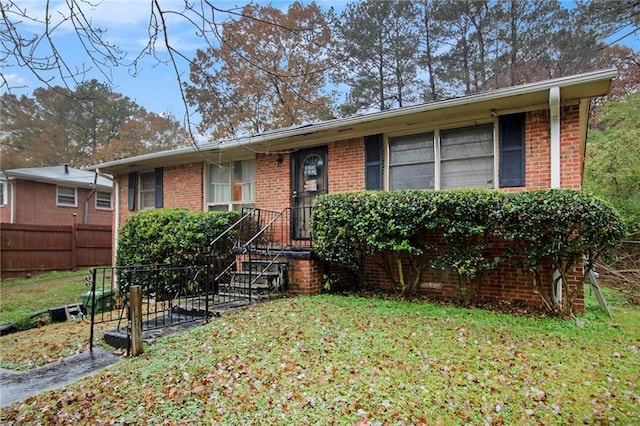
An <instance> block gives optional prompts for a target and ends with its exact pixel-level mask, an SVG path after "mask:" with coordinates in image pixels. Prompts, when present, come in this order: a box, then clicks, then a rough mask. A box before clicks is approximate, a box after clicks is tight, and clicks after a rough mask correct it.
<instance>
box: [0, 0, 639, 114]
mask: <svg viewBox="0 0 640 426" xmlns="http://www.w3.org/2000/svg"><path fill="white" fill-rule="evenodd" d="M77 1H78V2H79V4H81V5H82V7H83V8H84V9H83V11H84V12H85V13H86V14H87V18H88V19H90V20H91V21H92V24H93V25H94V26H95V27H100V28H103V29H106V30H107V32H106V34H105V39H106V40H108V41H110V42H112V43H114V44H116V45H118V46H119V47H121V48H122V49H124V50H125V52H126V53H127V55H128V57H129V59H132V58H133V57H134V56H135V54H137V53H139V52H140V50H141V49H142V48H143V46H144V44H145V42H146V41H148V34H147V26H148V23H149V17H150V4H151V1H150V0H102V1H100V0H90V1H89V0H77ZM348 2H349V1H348V0H337V1H335V0H316V3H318V4H319V5H320V6H321V7H323V8H324V9H328V8H329V7H330V6H333V7H335V8H336V9H338V10H341V9H342V8H344V6H345V4H347V3H348ZM17 3H18V4H19V5H20V7H21V8H23V9H26V11H27V14H28V15H30V16H39V17H44V13H45V12H44V10H43V7H44V4H45V2H44V0H18V1H17ZM257 3H259V4H269V3H270V4H272V5H273V6H275V7H280V8H282V9H286V8H287V6H288V5H289V4H290V3H291V1H284V0H277V1H271V2H267V1H261V0H259V1H257ZM65 4H66V2H65V1H64V0H51V5H52V7H51V9H50V10H49V14H50V16H52V18H53V23H54V24H55V23H57V22H59V21H60V18H59V16H60V13H66V14H68V9H67V8H66V7H65ZM160 4H161V5H162V7H163V8H165V9H174V10H179V9H180V8H181V7H182V6H183V4H184V1H183V0H160ZM243 4H244V2H243V1H242V0H239V2H238V1H234V0H215V5H216V6H217V7H219V8H222V9H227V8H234V7H238V6H242V5H243ZM225 18H226V15H221V16H219V17H217V20H218V21H222V20H224V19H225ZM170 19H171V21H169V22H168V24H169V37H170V39H171V44H172V45H173V46H174V47H175V48H177V49H179V50H180V51H181V52H182V53H183V54H184V55H185V56H187V57H188V58H192V57H193V56H194V54H195V51H196V50H197V49H198V48H204V47H205V45H204V44H203V42H202V41H201V39H200V37H198V36H197V34H196V30H195V28H194V27H193V26H189V25H187V24H186V23H185V21H184V19H178V18H177V17H174V18H170ZM19 31H20V32H21V33H22V34H23V35H25V36H26V35H29V34H30V33H33V32H41V31H42V27H38V26H35V25H33V24H31V23H28V22H26V21H24V23H23V24H22V25H21V26H20V28H19ZM54 34H55V42H56V44H57V47H58V48H59V49H60V50H61V54H62V56H63V57H64V58H65V60H66V61H68V64H69V65H70V66H71V67H72V68H74V69H75V68H76V67H77V68H81V67H82V66H83V63H84V64H85V65H86V66H90V67H92V68H91V69H90V70H89V71H88V73H87V74H86V76H85V78H96V79H98V80H99V81H103V82H106V81H107V78H108V77H109V78H110V83H111V84H112V86H113V90H114V91H116V92H119V93H122V94H123V95H125V96H128V97H129V98H130V99H132V100H134V101H135V102H137V103H138V104H139V105H141V106H143V107H145V108H146V109H147V110H149V111H152V112H155V113H158V114H162V113H165V112H170V113H172V114H173V115H174V116H175V117H176V118H177V119H178V120H180V121H183V118H184V114H185V108H184V105H183V103H182V100H181V96H180V91H179V87H178V83H177V80H176V75H175V71H174V69H173V68H172V65H170V64H166V63H161V62H160V63H159V62H158V61H157V60H156V59H154V58H153V57H150V56H145V57H143V58H142V60H141V61H140V62H139V63H138V68H137V73H135V75H134V73H133V70H132V69H131V68H126V67H116V68H112V69H105V72H106V74H107V75H105V74H103V73H101V72H100V70H99V69H98V68H97V67H96V66H95V65H92V64H90V63H89V58H88V57H87V56H86V53H84V52H83V50H82V49H81V47H80V45H79V44H78V40H77V36H76V32H75V30H74V29H73V28H72V26H71V25H69V24H63V25H60V26H59V27H57V28H56V30H55V32H54ZM638 36H640V35H636V37H635V39H634V40H633V41H632V40H625V44H627V45H630V44H632V45H633V47H634V48H636V49H637V48H638V44H639V42H638ZM158 55H159V56H160V57H161V58H162V59H164V60H166V59H167V52H166V51H164V50H162V49H160V50H159V51H158ZM180 65H181V69H180V71H181V73H182V77H183V79H184V80H188V68H187V65H186V62H185V61H182V62H180ZM2 74H3V75H4V76H5V78H6V79H7V80H8V81H9V82H10V86H11V87H13V89H12V92H13V93H15V94H17V95H21V94H27V95H31V93H32V92H33V90H34V89H35V88H37V87H39V86H42V85H43V84H42V83H41V82H39V81H38V80H37V79H36V78H35V77H34V76H33V75H32V74H31V73H30V72H29V71H28V70H27V69H25V68H20V67H18V66H16V65H15V63H13V64H12V63H10V62H7V63H3V64H2ZM51 78H52V80H51V82H50V83H51V84H53V85H56V84H57V85H62V82H61V80H60V79H59V77H56V76H55V75H54V74H51ZM73 86H74V85H73V84H71V87H73ZM0 90H2V91H4V90H5V88H2V89H0ZM196 122H197V120H196Z"/></svg>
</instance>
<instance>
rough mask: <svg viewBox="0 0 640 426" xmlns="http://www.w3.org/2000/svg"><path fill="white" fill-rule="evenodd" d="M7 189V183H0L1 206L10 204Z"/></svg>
mask: <svg viewBox="0 0 640 426" xmlns="http://www.w3.org/2000/svg"><path fill="white" fill-rule="evenodd" d="M7 187H8V185H7V182H6V181H0V206H4V205H6V204H8V203H9V196H8V194H7Z"/></svg>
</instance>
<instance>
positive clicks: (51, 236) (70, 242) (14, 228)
mask: <svg viewBox="0 0 640 426" xmlns="http://www.w3.org/2000/svg"><path fill="white" fill-rule="evenodd" d="M111 242H112V236H111V226H110V225H85V224H76V225H69V226H50V225H23V224H9V223H1V224H0V275H1V276H2V277H9V276H16V275H20V274H24V273H28V272H37V271H54V270H58V271H59V270H73V269H77V268H84V267H90V266H106V265H111V260H112V257H111Z"/></svg>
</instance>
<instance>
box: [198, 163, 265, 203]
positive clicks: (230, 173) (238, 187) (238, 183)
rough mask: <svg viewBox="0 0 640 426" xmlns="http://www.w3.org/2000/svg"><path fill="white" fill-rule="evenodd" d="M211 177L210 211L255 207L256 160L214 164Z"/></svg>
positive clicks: (210, 172) (210, 171) (210, 173)
mask: <svg viewBox="0 0 640 426" xmlns="http://www.w3.org/2000/svg"><path fill="white" fill-rule="evenodd" d="M209 175H210V187H209V188H210V190H209V202H208V209H209V210H210V211H212V210H216V211H226V210H240V209H241V208H242V207H252V206H253V201H254V199H255V186H256V164H255V161H254V160H244V161H233V162H229V163H224V164H219V165H218V164H212V165H211V168H210V169H209Z"/></svg>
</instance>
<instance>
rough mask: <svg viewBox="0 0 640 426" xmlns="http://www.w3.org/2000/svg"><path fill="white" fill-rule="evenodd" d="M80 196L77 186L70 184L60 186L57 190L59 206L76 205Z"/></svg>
mask: <svg viewBox="0 0 640 426" xmlns="http://www.w3.org/2000/svg"><path fill="white" fill-rule="evenodd" d="M77 198H78V191H77V190H76V188H73V187H70V186H58V190H57V204H58V205H59V206H70V207H76V206H77V205H78V203H77Z"/></svg>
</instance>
